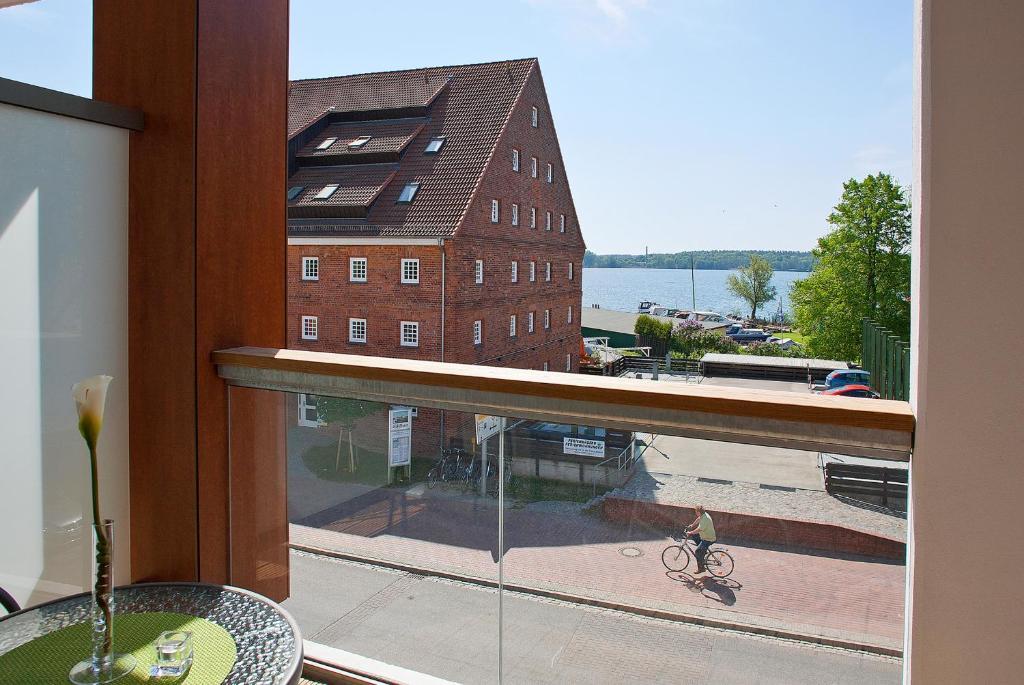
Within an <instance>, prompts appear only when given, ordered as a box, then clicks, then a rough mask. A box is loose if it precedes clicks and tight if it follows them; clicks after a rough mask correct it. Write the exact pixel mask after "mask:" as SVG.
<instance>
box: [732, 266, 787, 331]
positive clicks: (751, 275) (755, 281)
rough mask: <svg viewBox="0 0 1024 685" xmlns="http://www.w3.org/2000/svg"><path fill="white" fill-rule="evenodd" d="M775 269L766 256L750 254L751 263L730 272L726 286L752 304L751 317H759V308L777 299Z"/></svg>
mask: <svg viewBox="0 0 1024 685" xmlns="http://www.w3.org/2000/svg"><path fill="white" fill-rule="evenodd" d="M774 275H775V269H773V268H772V265H771V264H769V263H768V260H767V259H765V258H764V257H759V256H757V255H751V256H750V264H748V265H747V266H744V267H740V268H739V269H737V270H736V273H734V274H729V278H728V279H727V280H726V283H725V285H726V287H727V288H729V292H731V293H732V294H734V295H736V296H737V297H742V298H743V299H744V300H746V301H747V304H749V305H750V318H751V319H756V318H757V308H758V307H760V306H761V305H763V304H767V303H769V302H771V301H772V300H774V299H775V295H776V289H775V286H774V285H772V276H774Z"/></svg>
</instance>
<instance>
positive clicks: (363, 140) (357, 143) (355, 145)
mask: <svg viewBox="0 0 1024 685" xmlns="http://www.w3.org/2000/svg"><path fill="white" fill-rule="evenodd" d="M369 142H370V136H359V137H358V138H356V139H355V140H353V141H352V142H351V143H349V144H348V149H349V150H358V149H359V148H361V147H362V146H364V145H366V144H367V143H369Z"/></svg>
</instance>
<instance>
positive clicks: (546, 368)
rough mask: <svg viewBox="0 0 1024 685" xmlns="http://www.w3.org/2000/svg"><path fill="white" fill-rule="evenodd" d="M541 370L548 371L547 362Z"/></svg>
mask: <svg viewBox="0 0 1024 685" xmlns="http://www.w3.org/2000/svg"><path fill="white" fill-rule="evenodd" d="M543 370H544V371H547V370H548V363H547V362H544V368H543Z"/></svg>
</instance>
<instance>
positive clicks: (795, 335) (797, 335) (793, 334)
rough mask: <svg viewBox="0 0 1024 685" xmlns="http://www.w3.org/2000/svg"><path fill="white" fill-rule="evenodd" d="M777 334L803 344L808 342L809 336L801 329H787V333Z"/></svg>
mask: <svg viewBox="0 0 1024 685" xmlns="http://www.w3.org/2000/svg"><path fill="white" fill-rule="evenodd" d="M775 335H777V336H778V337H780V338H790V339H792V340H793V342H798V343H800V344H801V345H806V344H807V337H806V336H804V334H803V333H801V332H800V331H796V330H794V331H787V332H785V333H776V334H775Z"/></svg>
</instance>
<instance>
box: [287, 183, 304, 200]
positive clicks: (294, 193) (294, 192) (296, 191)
mask: <svg viewBox="0 0 1024 685" xmlns="http://www.w3.org/2000/svg"><path fill="white" fill-rule="evenodd" d="M305 189H306V186H292V187H291V188H289V189H288V201H289V202H291V201H292V200H294V199H295V198H297V197H298V196H299V195H301V194H302V191H303V190H305Z"/></svg>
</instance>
